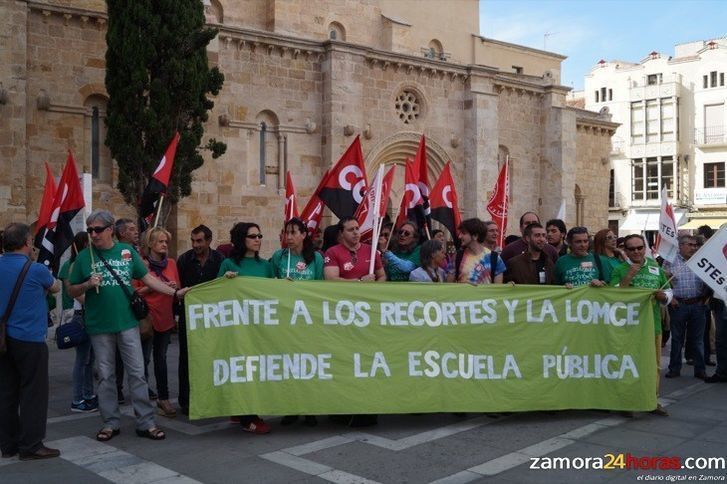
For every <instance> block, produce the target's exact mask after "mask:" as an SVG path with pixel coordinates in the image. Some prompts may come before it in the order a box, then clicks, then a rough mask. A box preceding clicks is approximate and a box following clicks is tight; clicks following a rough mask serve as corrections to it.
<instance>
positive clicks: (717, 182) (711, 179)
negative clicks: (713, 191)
mask: <svg viewBox="0 0 727 484" xmlns="http://www.w3.org/2000/svg"><path fill="white" fill-rule="evenodd" d="M724 187H725V183H724V162H721V163H705V164H704V188H724Z"/></svg>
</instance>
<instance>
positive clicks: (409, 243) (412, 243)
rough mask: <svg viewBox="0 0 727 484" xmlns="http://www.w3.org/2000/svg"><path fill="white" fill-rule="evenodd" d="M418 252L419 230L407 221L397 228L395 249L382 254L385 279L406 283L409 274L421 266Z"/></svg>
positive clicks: (414, 224)
mask: <svg viewBox="0 0 727 484" xmlns="http://www.w3.org/2000/svg"><path fill="white" fill-rule="evenodd" d="M419 250H420V245H419V228H418V227H417V225H416V223H415V222H413V221H411V220H408V221H406V222H404V223H403V224H402V225H401V227H399V232H398V236H397V239H396V245H395V248H394V249H393V250H386V251H384V252H383V259H384V263H385V267H384V268H385V270H386V276H387V279H388V280H389V281H395V282H396V281H399V282H401V281H408V280H409V274H411V272H412V271H413V270H414V269H416V268H417V267H419V266H420V265H421V260H420V256H419Z"/></svg>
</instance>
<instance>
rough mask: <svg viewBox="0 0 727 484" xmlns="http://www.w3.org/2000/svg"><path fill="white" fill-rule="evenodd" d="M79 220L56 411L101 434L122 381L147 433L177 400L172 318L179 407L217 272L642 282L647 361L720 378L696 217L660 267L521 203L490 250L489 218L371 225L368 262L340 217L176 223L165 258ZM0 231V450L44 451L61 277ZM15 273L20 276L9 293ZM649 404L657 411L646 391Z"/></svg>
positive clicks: (67, 273) (725, 340) (18, 230)
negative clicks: (445, 224)
mask: <svg viewBox="0 0 727 484" xmlns="http://www.w3.org/2000/svg"><path fill="white" fill-rule="evenodd" d="M86 225H87V231H86V232H81V233H79V234H77V235H76V237H75V240H74V243H73V246H72V250H71V257H70V259H69V260H68V261H67V262H65V263H64V264H63V265H62V266H61V269H60V271H59V275H58V278H59V279H60V280H62V289H63V298H62V300H63V315H62V322H63V321H69V320H77V321H81V322H82V323H83V326H84V327H85V331H86V333H87V334H88V339H87V340H85V341H84V342H83V343H82V344H79V345H78V346H76V361H75V365H74V368H73V385H72V386H73V388H72V398H71V411H73V412H97V411H98V412H99V413H100V415H101V419H102V426H101V428H100V430H99V431H98V433H97V434H96V439H97V440H99V441H104V442H105V441H109V440H111V439H112V438H114V437H115V436H116V435H118V434H119V432H120V431H121V421H120V420H121V413H120V409H119V405H121V404H123V403H125V395H124V387H123V383H124V379H126V383H127V388H126V391H127V394H128V395H129V397H130V401H131V404H132V406H133V410H134V415H135V420H136V424H135V426H136V429H135V430H136V434H137V435H138V436H139V437H144V438H149V439H152V440H161V439H164V438H165V433H164V431H163V430H162V429H161V428H160V427H159V426H158V425H157V423H156V418H155V417H156V416H155V413H156V414H159V415H161V416H164V417H167V418H174V417H175V416H176V414H177V411H178V410H177V408H175V406H174V405H173V404H172V399H171V395H170V392H169V384H168V381H169V377H168V373H169V369H168V366H167V348H168V346H169V344H170V341H171V336H172V333H173V332H175V331H177V332H178V338H179V350H180V351H179V353H180V356H179V366H178V368H177V373H178V380H179V395H178V404H179V411H180V412H181V413H183V414H188V413H189V360H188V356H189V355H188V350H187V339H186V321H185V315H184V311H182V310H180V308H181V307H182V305H181V300H182V298H183V297H184V294H185V293H186V292H187V291H188V290H189V289H190V288H191V287H193V286H196V285H198V284H202V283H205V282H208V281H211V280H213V279H216V278H218V277H226V278H234V277H237V276H247V277H265V278H279V279H289V280H291V281H308V280H328V281H339V282H349V283H378V282H385V281H413V282H419V283H433V284H436V283H444V282H454V283H465V284H471V285H485V284H503V283H504V284H534V285H562V286H565V287H567V288H573V287H577V286H584V285H588V286H592V287H604V286H614V287H639V288H648V289H651V290H653V291H654V296H655V297H654V306H653V311H654V321H655V328H654V334H655V343H654V347H655V356H656V361H657V368H659V365H660V356H661V351H662V347H663V346H664V345H665V344H666V341H667V339H669V335H671V349H670V358H669V360H670V361H669V366H668V370H667V371H666V373H665V375H664V376H665V377H666V378H676V377H679V376H680V375H681V371H682V368H683V360H682V351H683V350H684V349H685V347H686V351H685V355H684V356H685V358H686V362H687V364H688V365H692V366H693V371H694V377H696V378H699V379H702V380H705V381H706V382H710V383H717V382H727V311H726V310H725V305H724V302H723V301H721V300H720V299H717V298H715V297H713V295H712V294H711V292H710V290H709V288H708V286H706V285H705V284H704V283H703V282H702V281H701V280H700V279H699V278H698V277H696V275H695V274H694V273H693V272H692V271H691V270H690V269H689V268H688V267H687V266H686V261H687V260H688V259H689V258H690V257H691V256H692V255H693V254H694V252H695V251H696V250H697V248H698V246H699V245H701V244H703V243H704V242H705V240H706V238H708V237H709V236H711V235H712V231H711V229H709V227H703V228H700V234H699V235H697V236H692V235H681V236H680V237H679V254H678V255H677V258H676V259H675V260H674V262H673V263H664V264H663V266H662V265H661V264H660V261H658V260H655V259H654V258H653V257H651V254H650V253H649V247H648V244H647V243H646V240H645V238H644V237H643V236H642V235H638V234H633V235H629V236H627V237H624V238H617V236H616V234H614V233H613V232H612V231H611V230H610V229H608V228H603V229H600V230H597V231H595V233H593V234H591V232H590V231H589V230H588V229H587V228H585V227H572V228H570V230H567V227H566V225H565V223H564V222H563V221H562V220H549V221H547V222H546V223H545V224H542V223H541V221H540V219H539V217H538V215H537V214H536V213H534V212H526V213H524V214H523V215H522V216H521V217H520V220H519V228H520V236H510V237H508V238H507V240H508V241H509V243H506V244H505V246H504V247H498V246H497V241H498V236H499V233H498V226H497V224H495V223H494V222H491V221H482V220H479V219H476V218H471V219H467V220H464V221H462V222H461V224H460V225H459V227H457V233H456V234H455V237H454V240H451V241H447V240H446V234H445V233H444V232H443V231H441V230H433V231H432V232H431V234H430V235H431V239H430V238H429V234H428V231H427V230H426V228H424V227H420V226H419V225H418V224H417V223H416V222H414V221H407V222H405V223H403V224H401V225H400V226H399V227H394V226H393V224H390V223H385V224H383V226H382V229H381V231H380V237H379V239H378V240H377V241H372V242H371V243H372V244H374V243H375V244H376V247H377V249H378V250H377V251H376V252H375V255H374V256H373V257H374V260H373V262H372V260H371V258H372V249H371V246H370V245H368V244H366V243H364V242H363V241H362V240H361V234H360V232H359V224H358V222H357V221H356V219H354V218H351V217H344V218H342V219H341V220H339V221H338V223H337V224H335V225H333V226H330V227H327V228H326V229H325V230H324V231H323V232H322V233H321V232H320V231H315V232H313V233H311V231H309V229H308V227H307V226H306V224H305V223H304V222H303V221H302V220H300V219H297V218H293V219H291V220H289V221H287V222H286V223H285V226H284V230H283V232H282V234H281V242H284V244H283V245H284V248H282V249H279V250H277V251H276V252H275V253H274V254H271V255H269V256H268V255H265V254H261V247H262V239H263V233H262V231H261V229H260V226H259V225H258V224H256V223H253V222H240V223H237V224H235V225H234V226H233V227H232V229H231V230H230V242H229V243H228V244H223V245H220V246H218V250H215V249H213V248H212V247H211V245H212V239H213V233H212V231H211V230H210V229H209V228H208V227H206V226H204V225H200V226H198V227H196V228H194V229H193V230H192V232H191V245H192V249H190V250H189V251H187V252H185V253H183V254H182V255H180V256H179V258H178V259H177V260H176V261H175V260H174V259H172V258H171V257H170V256H169V243H170V240H171V235H170V233H169V232H168V231H166V230H165V229H163V228H161V227H155V228H151V229H149V230H147V231H145V232H144V233H143V234H141V236H140V234H139V231H138V229H137V227H136V224H135V223H134V222H133V221H131V220H129V219H119V220H115V219H114V217H113V215H112V214H111V213H109V212H107V211H103V210H98V211H94V212H93V213H92V214H91V215H90V216H89V217H88V218H87V220H86ZM592 235H593V236H592ZM2 241H3V244H4V247H5V253H4V254H3V255H2V256H0V273H2V275H3V277H0V313H5V312H6V311H7V310H8V309H11V311H10V313H9V315H6V316H8V317H7V352H6V353H4V354H1V355H0V381H2V382H3V383H2V385H0V448H1V450H2V456H3V457H11V456H14V455H16V454H19V455H20V458H21V459H42V458H48V457H56V456H58V455H59V451H58V450H56V449H49V448H47V447H45V446H44V445H43V438H44V436H45V421H46V413H47V403H48V349H47V346H46V343H45V341H46V336H47V335H46V333H47V312H48V307H47V306H46V304H45V301H46V294H47V293H55V292H57V291H58V290H60V289H61V283H60V282H59V281H56V280H55V279H54V278H53V276H52V274H51V273H50V272H49V271H48V269H47V268H46V267H44V266H42V265H40V264H37V263H30V261H31V260H32V245H33V240H32V237H31V232H30V228H29V227H28V226H27V225H24V224H20V223H14V224H10V225H8V226H7V227H6V228H5V230H4V232H3V234H2ZM371 267H373V270H372V269H371ZM25 271H27V274H25V273H24V272H25ZM16 281H19V284H20V285H19V287H20V289H19V293H18V294H17V295H15V296H13V295H12V293H13V292H14V291H13V290H14V287H15V286H16ZM134 291H135V292H136V294H138V295H140V296H141V297H142V298H144V299H145V300H146V303H147V305H148V308H149V314H148V316H147V317H146V318H143V320H142V324H140V322H139V320H138V319H137V316H136V315H135V313H134V312H133V310H132V308H131V305H130V299H131V298H133V293H134ZM13 300H14V301H13ZM12 302H14V304H12ZM144 323H145V324H144ZM713 327H714V328H715V329H716V338H715V337H714V336H715V334H714V333H715V331H714V330H713V329H712V328H713ZM713 345H715V349H716V357H717V362H716V366H717V368H716V371H715V372H714V373H713V374H712V375H711V376H708V375H707V374H706V367H707V366H715V362H714V360H713V359H712V354H713V353H715V352H714V351H713V349H712V346H713ZM150 360H151V361H153V363H154V372H153V375H154V380H155V387H154V391H153V390H152V387H151V381H150V378H149V374H148V370H147V367H148V363H149V361H150ZM93 368H95V378H94V371H93ZM658 381H659V378H657V388H656V389H655V391H656V392H657V394H658ZM94 387H95V390H94ZM154 400H156V409H155V405H154V404H153V403H152V402H153V401H154ZM653 413H655V414H657V415H662V416H666V415H668V414H667V412H666V410H665V409H664V408H662V407H661V405H658V404H657V407H656V408H655V409H654V410H653ZM300 417H301V416H298V415H288V416H285V417H284V418H283V419H282V421H281V423H282V424H283V425H290V424H293V423H294V422H296V421H297V420H298V419H299V418H300ZM231 419H232V420H233V421H235V422H239V425H240V426H241V428H242V429H243V430H245V431H247V432H251V433H255V434H265V433H268V432H270V426H269V424H267V423H266V422H265V421H263V420H262V419H261V418H260V417H259V416H257V415H241V416H233V417H231ZM337 419H338V420H340V421H342V422H344V423H346V424H348V425H350V426H352V427H360V426H369V425H375V424H376V423H377V416H376V415H348V416H337ZM303 423H304V424H305V425H309V426H313V425H316V424H317V419H316V417H315V416H310V415H309V416H303Z"/></svg>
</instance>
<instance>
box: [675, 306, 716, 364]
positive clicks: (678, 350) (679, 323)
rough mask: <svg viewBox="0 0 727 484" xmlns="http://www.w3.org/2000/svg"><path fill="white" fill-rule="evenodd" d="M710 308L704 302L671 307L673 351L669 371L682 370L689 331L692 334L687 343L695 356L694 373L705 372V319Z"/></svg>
mask: <svg viewBox="0 0 727 484" xmlns="http://www.w3.org/2000/svg"><path fill="white" fill-rule="evenodd" d="M707 311H708V308H707V306H706V305H704V304H680V305H678V306H677V307H673V306H670V307H669V315H670V316H671V353H670V354H669V371H670V372H672V373H679V372H681V370H682V346H684V337H685V334H686V332H687V330H688V331H689V333H691V334H692V337H691V338H689V340H688V341H687V344H688V345H689V353H690V356H692V357H693V358H694V374H695V375H698V374H704V369H705V366H704V321H705V318H706V317H707Z"/></svg>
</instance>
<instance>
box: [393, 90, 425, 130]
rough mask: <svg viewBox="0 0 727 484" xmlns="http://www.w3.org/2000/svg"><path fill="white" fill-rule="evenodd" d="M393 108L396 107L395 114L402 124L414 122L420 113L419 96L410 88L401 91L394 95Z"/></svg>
mask: <svg viewBox="0 0 727 484" xmlns="http://www.w3.org/2000/svg"><path fill="white" fill-rule="evenodd" d="M394 108H395V109H396V115H397V116H398V117H399V119H400V120H402V121H403V122H404V124H410V123H412V122H414V121H415V120H416V119H417V118H419V115H420V114H421V109H420V103H419V98H418V97H417V95H416V93H415V92H414V91H410V90H405V91H402V92H401V94H399V95H398V96H397V97H396V101H395V102H394Z"/></svg>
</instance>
